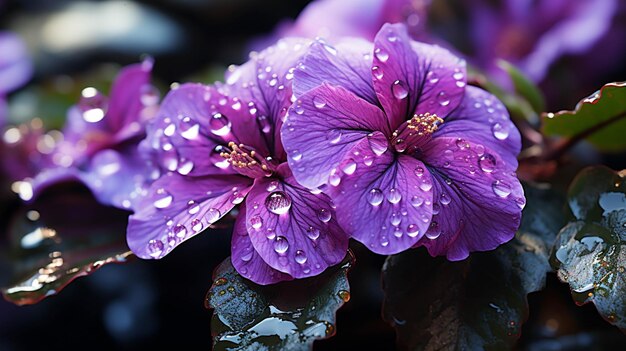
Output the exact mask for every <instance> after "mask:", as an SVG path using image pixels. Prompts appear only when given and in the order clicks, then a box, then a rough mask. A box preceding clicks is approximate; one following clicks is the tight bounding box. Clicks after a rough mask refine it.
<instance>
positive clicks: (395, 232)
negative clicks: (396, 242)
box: [393, 227, 402, 238]
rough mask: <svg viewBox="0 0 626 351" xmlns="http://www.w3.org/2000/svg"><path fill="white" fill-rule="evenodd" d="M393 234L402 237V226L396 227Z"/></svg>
mask: <svg viewBox="0 0 626 351" xmlns="http://www.w3.org/2000/svg"><path fill="white" fill-rule="evenodd" d="M393 236H395V237H396V238H400V237H402V229H400V227H396V228H395V229H394V230H393Z"/></svg>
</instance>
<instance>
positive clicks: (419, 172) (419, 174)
mask: <svg viewBox="0 0 626 351" xmlns="http://www.w3.org/2000/svg"><path fill="white" fill-rule="evenodd" d="M415 175H416V176H417V177H418V178H421V177H422V176H423V175H424V168H423V167H422V166H417V167H416V168H415Z"/></svg>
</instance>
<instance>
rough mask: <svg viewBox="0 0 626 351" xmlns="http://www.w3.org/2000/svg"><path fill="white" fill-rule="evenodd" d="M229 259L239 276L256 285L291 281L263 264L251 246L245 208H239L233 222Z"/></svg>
mask: <svg viewBox="0 0 626 351" xmlns="http://www.w3.org/2000/svg"><path fill="white" fill-rule="evenodd" d="M230 259H231V262H232V263H233V267H235V269H236V270H237V272H239V274H241V276H243V277H245V278H247V279H250V280H252V281H253V282H255V283H257V284H261V285H268V284H274V283H278V282H281V281H286V280H293V277H291V276H290V275H288V274H285V273H283V272H281V271H277V270H275V269H274V268H272V267H271V266H270V265H268V264H267V263H265V261H263V259H262V258H261V256H259V254H258V253H257V252H256V250H255V249H254V246H252V242H251V241H250V237H249V236H248V230H247V229H246V206H241V211H240V212H239V215H238V216H237V219H236V220H235V227H234V228H233V237H232V242H231V258H230Z"/></svg>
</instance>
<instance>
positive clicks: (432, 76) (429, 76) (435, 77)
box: [426, 71, 439, 84]
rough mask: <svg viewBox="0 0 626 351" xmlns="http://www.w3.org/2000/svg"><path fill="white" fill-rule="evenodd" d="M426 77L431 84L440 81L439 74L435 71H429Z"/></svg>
mask: <svg viewBox="0 0 626 351" xmlns="http://www.w3.org/2000/svg"><path fill="white" fill-rule="evenodd" d="M426 79H428V81H429V82H430V83H431V84H435V83H437V82H439V76H438V75H437V73H435V72H434V71H428V73H427V74H426Z"/></svg>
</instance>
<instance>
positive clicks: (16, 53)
mask: <svg viewBox="0 0 626 351" xmlns="http://www.w3.org/2000/svg"><path fill="white" fill-rule="evenodd" d="M32 74H33V65H32V63H31V60H30V56H29V54H28V50H27V49H26V45H25V44H24V42H23V41H22V40H21V39H20V38H19V37H18V36H17V35H15V34H13V33H10V32H2V31H0V126H4V123H5V122H6V101H5V97H6V94H8V93H9V92H11V91H12V90H15V89H16V88H18V87H20V86H21V85H23V84H24V83H26V82H27V81H28V80H29V79H30V77H31V75H32Z"/></svg>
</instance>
